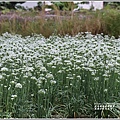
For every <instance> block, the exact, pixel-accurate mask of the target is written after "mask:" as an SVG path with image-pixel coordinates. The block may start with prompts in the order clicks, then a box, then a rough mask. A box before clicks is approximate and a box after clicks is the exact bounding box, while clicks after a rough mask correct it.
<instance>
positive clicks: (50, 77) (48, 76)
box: [46, 73, 54, 79]
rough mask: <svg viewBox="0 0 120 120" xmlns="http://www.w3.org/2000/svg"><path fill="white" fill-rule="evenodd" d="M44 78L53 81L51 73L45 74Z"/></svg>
mask: <svg viewBox="0 0 120 120" xmlns="http://www.w3.org/2000/svg"><path fill="white" fill-rule="evenodd" d="M46 78H49V79H53V78H54V77H53V75H52V74H51V73H47V75H46Z"/></svg>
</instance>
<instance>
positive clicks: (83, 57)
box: [0, 32, 120, 118]
mask: <svg viewBox="0 0 120 120" xmlns="http://www.w3.org/2000/svg"><path fill="white" fill-rule="evenodd" d="M94 103H120V38H119V37H118V38H115V37H114V36H111V37H109V36H108V35H103V34H102V33H101V34H96V35H92V34H91V33H90V32H85V33H83V32H81V33H78V34H76V35H75V36H70V35H67V34H66V35H65V36H60V35H51V36H50V37H48V38H45V37H44V36H42V35H40V34H39V35H38V34H33V35H31V36H25V37H22V35H17V34H15V35H12V34H9V33H4V34H2V35H1V36H0V118H81V117H84V118H85V117H86V118H93V117H94V118H98V117H102V118H104V117H107V118H108V117H115V118H119V117H120V106H115V107H114V108H113V109H112V110H108V111H97V112H98V113H97V112H96V111H95V109H94Z"/></svg>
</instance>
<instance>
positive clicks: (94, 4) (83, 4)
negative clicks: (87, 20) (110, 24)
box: [78, 1, 103, 10]
mask: <svg viewBox="0 0 120 120" xmlns="http://www.w3.org/2000/svg"><path fill="white" fill-rule="evenodd" d="M91 7H93V10H96V9H99V10H100V9H103V1H88V2H81V3H78V8H79V9H91Z"/></svg>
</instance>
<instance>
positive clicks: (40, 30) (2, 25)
mask: <svg viewBox="0 0 120 120" xmlns="http://www.w3.org/2000/svg"><path fill="white" fill-rule="evenodd" d="M53 7H54V15H55V16H51V17H50V16H48V17H46V16H45V14H46V13H45V11H44V8H43V9H42V11H41V12H40V13H38V12H34V11H33V12H31V13H29V12H28V13H24V14H22V13H19V14H18V16H17V15H13V16H10V18H9V17H7V19H5V18H4V19H2V17H1V21H0V34H2V33H4V32H9V33H12V34H13V33H14V34H21V35H23V36H27V35H31V34H32V33H37V34H42V35H43V36H45V37H47V38H48V37H49V36H50V35H52V34H53V33H54V34H60V35H63V36H64V35H66V34H69V35H72V36H75V35H76V34H78V33H79V32H86V31H88V32H91V33H92V34H99V33H104V34H108V35H110V36H115V37H116V38H118V36H119V35H120V29H119V28H120V25H119V18H120V15H119V11H118V10H112V9H111V10H110V9H109V10H101V11H96V12H87V13H85V14H84V15H83V14H82V13H80V14H78V13H73V12H72V11H69V13H67V12H65V11H63V12H62V13H61V11H59V10H58V9H57V8H56V6H53ZM66 13H67V15H66ZM68 14H69V15H68ZM81 14H82V15H81ZM61 15H62V16H61ZM80 15H81V16H82V17H80ZM33 16H34V17H33Z"/></svg>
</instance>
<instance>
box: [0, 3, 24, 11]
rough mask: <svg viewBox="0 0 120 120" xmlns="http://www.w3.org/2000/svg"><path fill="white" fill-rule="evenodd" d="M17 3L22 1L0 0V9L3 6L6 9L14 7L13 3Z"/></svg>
mask: <svg viewBox="0 0 120 120" xmlns="http://www.w3.org/2000/svg"><path fill="white" fill-rule="evenodd" d="M17 3H24V2H0V10H3V9H5V8H7V9H15V5H16V4H17Z"/></svg>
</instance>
